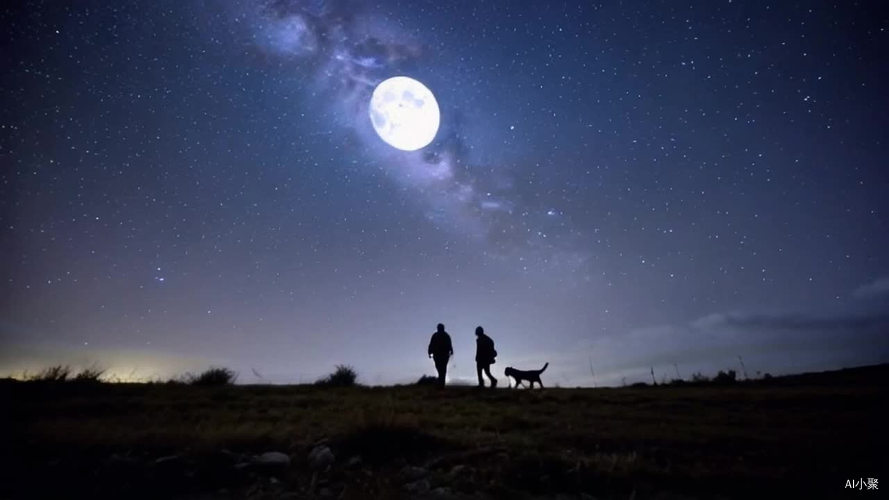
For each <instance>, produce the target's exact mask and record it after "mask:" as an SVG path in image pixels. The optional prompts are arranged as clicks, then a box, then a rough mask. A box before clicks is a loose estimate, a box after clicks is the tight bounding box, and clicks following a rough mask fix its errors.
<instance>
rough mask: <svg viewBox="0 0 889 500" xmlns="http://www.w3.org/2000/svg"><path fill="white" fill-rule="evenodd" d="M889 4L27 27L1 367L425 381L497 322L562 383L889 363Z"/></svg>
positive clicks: (462, 368)
mask: <svg viewBox="0 0 889 500" xmlns="http://www.w3.org/2000/svg"><path fill="white" fill-rule="evenodd" d="M881 7H882V6H881V3H880V2H876V1H874V2H820V1H812V2H774V1H772V2H760V1H727V0H722V1H700V2H673V1H652V2H603V3H590V2H568V3H565V2H530V1H528V2H515V1H485V2H475V1H472V2H470V1H455V2H442V1H421V0H417V1H415V0H410V1H381V2H357V1H355V2H353V1H331V2H324V1H318V0H311V1H310V0H307V1H296V0H274V1H265V2H252V1H251V2H248V1H244V2H232V1H209V0H207V1H199V0H189V1H172V0H169V1H168V0H163V1H158V2H142V1H120V2H107V1H98V0H96V1H89V0H87V1H82V2H73V3H72V2H52V1H47V2H38V1H24V2H14V5H11V6H10V5H6V6H4V7H3V8H2V10H0V24H2V26H3V30H2V35H0V37H2V50H0V61H2V67H3V71H2V74H0V81H2V92H3V94H2V95H3V97H2V106H0V111H2V114H0V166H2V168H0V255H2V266H0V278H2V282H0V283H2V289H0V290H2V291H0V373H3V374H13V375H15V374H21V373H23V372H24V371H26V370H27V371H30V372H34V371H36V370H39V369H40V368H42V367H45V366H48V365H50V364H54V363H68V364H72V365H74V366H87V365H90V364H95V365H98V366H99V367H101V368H105V369H106V370H108V372H109V374H111V375H113V376H115V377H117V378H119V379H121V380H151V379H159V378H165V377H169V376H173V375H176V374H179V373H182V372H184V371H198V370H201V369H203V368H206V367H208V366H211V365H215V366H228V367H231V368H233V369H235V370H236V371H238V372H239V374H240V377H239V381H240V382H244V383H255V382H278V383H293V382H311V381H314V380H315V379H317V378H319V377H321V376H323V375H325V374H327V373H330V372H331V371H332V369H333V367H334V365H337V364H348V365H352V366H353V367H354V368H355V369H356V370H357V371H358V373H359V381H361V382H364V383H367V384H391V383H406V382H411V381H414V380H416V379H417V378H418V377H419V376H420V375H422V374H424V373H426V374H429V373H433V372H434V369H433V366H432V362H431V360H429V359H427V357H426V346H427V343H428V342H429V337H430V336H431V334H432V333H433V332H434V330H435V325H436V324H437V323H439V322H442V323H444V324H445V325H446V329H447V330H448V332H449V333H450V334H451V337H452V339H453V344H454V348H455V351H456V353H455V356H454V358H453V359H452V360H451V365H450V378H451V380H452V381H460V380H473V379H474V377H475V366H474V351H475V338H474V335H473V331H474V329H475V327H476V326H477V325H482V326H484V327H485V330H486V332H487V333H488V334H489V335H490V336H491V337H492V338H493V339H494V340H495V342H496V346H497V350H498V352H499V357H498V360H497V364H495V365H494V367H493V371H494V373H495V375H496V374H502V369H503V368H504V367H506V366H514V367H517V368H520V369H533V368H539V367H540V366H542V365H543V363H544V362H547V361H548V362H549V363H550V367H549V369H548V371H547V373H546V374H545V376H544V379H545V381H547V382H549V384H550V385H554V384H559V385H562V386H575V385H580V386H591V385H598V386H602V385H620V384H622V383H631V382H636V381H644V380H650V378H651V374H650V371H651V370H653V371H654V373H655V376H656V378H657V379H658V380H663V379H666V380H669V379H671V378H675V377H676V376H677V375H678V376H680V377H685V378H688V377H689V376H690V375H691V374H692V373H694V372H698V371H700V372H703V373H705V374H713V373H715V372H716V371H717V370H721V369H735V370H737V371H738V372H739V373H742V370H746V371H748V372H749V376H750V377H754V376H756V374H757V372H760V373H765V372H770V373H773V374H780V373H791V372H799V371H808V370H823V369H831V368H839V367H844V366H855V365H862V364H871V363H878V362H887V361H889V335H886V333H887V332H889V314H887V313H886V311H887V310H889V251H887V248H889V227H887V224H889V220H887V210H889V189H887V188H889V170H887V165H886V158H887V140H889V137H887V130H889V106H887V104H886V94H885V82H886V81H887V77H889V71H887V69H889V64H887V63H889V61H887V57H889V56H887V52H886V50H885V48H886V47H889V36H887V35H889V33H887V29H889V15H887V11H886V10H885V9H883V8H881ZM398 75H404V76H409V77H411V78H415V79H417V80H419V81H421V82H423V83H424V84H425V85H426V86H427V87H428V88H429V89H430V90H431V91H432V92H433V93H434V95H435V98H436V100H437V102H438V105H439V107H440V109H441V127H440V128H439V130H438V133H437V135H436V137H435V140H434V141H433V142H432V143H431V144H430V145H428V146H427V147H425V148H423V149H420V150H418V151H412V152H405V151H400V150H397V149H394V148H392V147H391V146H389V145H388V144H386V143H385V142H383V141H382V140H381V139H380V137H378V136H377V134H376V133H375V131H374V129H373V126H372V125H371V122H370V120H369V118H368V103H369V100H370V96H371V93H372V92H373V90H374V88H375V86H376V85H377V84H378V83H380V82H381V81H383V80H385V79H387V78H389V77H392V76H398ZM739 356H740V359H739ZM741 361H743V363H744V365H743V367H742V366H741Z"/></svg>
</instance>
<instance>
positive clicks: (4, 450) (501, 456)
mask: <svg viewBox="0 0 889 500" xmlns="http://www.w3.org/2000/svg"><path fill="white" fill-rule="evenodd" d="M887 381H889V366H887V365H883V366H876V367H866V368H858V369H852V370H844V371H841V372H830V373H822V374H811V375H803V376H797V377H789V378H778V379H773V380H771V381H764V382H751V383H738V384H734V385H728V386H679V387H647V388H621V389H546V390H543V391H521V390H496V391H490V390H489V391H482V392H479V391H477V390H476V389H473V388H466V387H454V388H448V389H445V390H436V389H433V388H429V387H388V388H360V387H359V388H348V389H331V388H320V387H312V386H291V387H285V386H278V387H275V386H264V387H260V386H235V387H219V388H202V387H192V386H184V385H166V384H146V385H139V384H129V385H127V384H77V383H62V384H58V383H57V384H52V383H37V382H28V383H22V382H12V381H2V382H0V406H2V408H3V410H2V416H0V424H2V430H0V442H2V443H3V444H0V460H2V463H0V498H50V497H55V498H76V497H91V498H440V499H457V498H516V499H521V498H566V499H568V498H585V499H589V498H596V499H607V498H621V499H627V498H635V499H644V498H662V499H668V498H758V497H763V496H765V495H768V496H769V497H775V495H782V494H786V495H789V496H788V498H802V497H808V498H812V497H817V498H844V497H851V496H853V495H854V496H860V497H862V498H865V497H867V498H871V497H873V498H876V497H877V496H879V492H878V491H867V490H865V491H859V490H857V489H856V490H855V491H851V490H848V489H844V485H845V482H846V480H847V479H854V480H857V479H860V478H865V480H866V478H870V477H872V478H877V479H880V478H885V477H886V474H885V472H886V470H887V463H889V462H887V458H886V453H887V449H886V445H887V443H889V441H887V431H886V425H887V422H889V415H887V404H886V403H887ZM267 452H278V453H267ZM264 453H265V455H263V454H264ZM885 488H889V486H884V489H885Z"/></svg>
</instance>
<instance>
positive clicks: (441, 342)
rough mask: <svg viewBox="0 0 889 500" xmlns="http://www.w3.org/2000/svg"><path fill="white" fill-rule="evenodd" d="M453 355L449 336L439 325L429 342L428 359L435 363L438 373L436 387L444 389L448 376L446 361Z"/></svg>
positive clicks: (442, 326)
mask: <svg viewBox="0 0 889 500" xmlns="http://www.w3.org/2000/svg"><path fill="white" fill-rule="evenodd" d="M453 354H454V348H453V346H451V336H450V335H448V332H446V331H445V329H444V325H443V324H441V323H439V324H438V328H437V329H436V332H435V333H433V334H432V339H430V340H429V357H430V358H432V359H433V360H434V361H435V369H436V370H437V371H438V386H439V387H444V385H445V376H446V375H447V374H448V359H450V357H451V356H452V355H453Z"/></svg>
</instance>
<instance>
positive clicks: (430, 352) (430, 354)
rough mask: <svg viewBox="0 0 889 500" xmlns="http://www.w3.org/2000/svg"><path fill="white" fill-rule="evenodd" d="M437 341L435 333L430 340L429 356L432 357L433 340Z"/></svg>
mask: <svg viewBox="0 0 889 500" xmlns="http://www.w3.org/2000/svg"><path fill="white" fill-rule="evenodd" d="M433 341H435V335H433V336H432V339H430V340H429V349H427V350H426V352H427V353H428V354H429V357H430V358H431V357H432V342H433Z"/></svg>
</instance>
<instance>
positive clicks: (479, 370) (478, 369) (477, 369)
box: [475, 363, 485, 387]
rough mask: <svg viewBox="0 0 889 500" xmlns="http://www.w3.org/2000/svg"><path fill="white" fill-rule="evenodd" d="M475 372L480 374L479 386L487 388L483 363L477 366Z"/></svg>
mask: <svg viewBox="0 0 889 500" xmlns="http://www.w3.org/2000/svg"><path fill="white" fill-rule="evenodd" d="M475 371H476V372H478V386H479V387H484V386H485V379H483V378H482V364H481V363H476V364H475Z"/></svg>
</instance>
